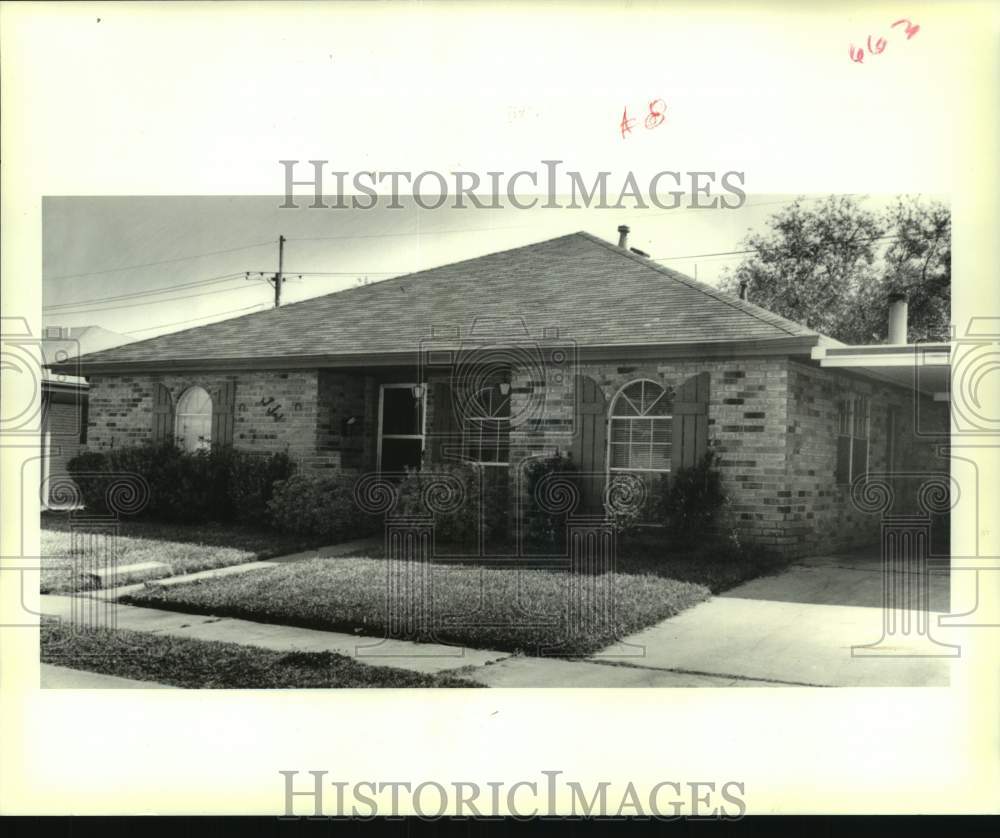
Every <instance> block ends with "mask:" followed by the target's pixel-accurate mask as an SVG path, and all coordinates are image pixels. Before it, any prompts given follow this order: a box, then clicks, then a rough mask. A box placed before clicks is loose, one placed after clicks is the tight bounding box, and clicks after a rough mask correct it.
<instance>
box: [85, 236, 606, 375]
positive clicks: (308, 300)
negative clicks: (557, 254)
mask: <svg viewBox="0 0 1000 838" xmlns="http://www.w3.org/2000/svg"><path fill="white" fill-rule="evenodd" d="M579 235H583V236H586V237H589V236H590V234H589V233H585V232H584V231H582V230H578V231H576V232H574V233H564V234H563V235H561V236H556V237H555V238H551V239H541V240H539V241H534V242H528V243H527V244H519V245H517V246H516V247H509V248H507V249H506V250H494V251H491V252H489V253H483V254H480V255H479V256H470V257H468V258H467V259H456V260H455V261H454V262H445V263H444V264H442V265H434V266H433V267H431V268H421V269H420V270H419V271H410V272H409V273H405V274H399V275H397V276H392V277H389V278H388V279H383V280H382V281H381V282H374V283H371V285H362V286H359V287H357V288H341V289H340V290H339V291H330V292H329V293H328V294H317V295H316V296H315V297H307V298H306V299H304V300H296V301H295V302H294V303H288V304H286V305H283V306H279V307H278V308H265V309H262V310H261V311H250V312H247V313H246V314H241V315H240V316H239V317H230V318H226V319H223V320H216V321H214V322H212V323H202V324H201V325H199V326H188V328H186V329H178V330H177V331H176V332H164V333H163V334H161V335H154V336H153V337H148V338H143V339H142V340H135V341H130V342H129V344H128V345H129V346H130V347H132V346H140V345H142V344H144V343H148V342H149V341H151V340H158V339H159V338H162V337H166V336H167V335H170V336H174V335H182V334H184V333H185V332H193V331H195V330H196V329H203V328H205V327H206V326H214V325H215V324H216V323H224V322H225V323H233V322H235V321H237V320H247V319H249V318H251V317H257V316H259V315H261V314H273V313H274V312H276V311H287V310H288V309H290V308H294V307H295V306H300V305H303V304H304V303H315V302H316V301H317V300H324V299H326V298H328V297H334V296H336V295H337V294H350V293H357V292H362V291H365V290H367V289H368V288H371V287H373V286H376V285H377V286H378V287H379V288H384V287H386V285H388V284H389V283H391V282H398V281H402V280H405V279H413V277H417V276H419V275H420V274H425V273H430V272H431V271H436V270H440V269H442V268H451V267H454V266H455V265H461V264H462V263H463V262H475V261H477V260H479V259H485V258H487V257H490V256H500V255H502V254H504V253H513V252H514V251H517V250H524V249H526V248H529V247H536V246H537V245H540V244H548V243H550V242H555V241H560V240H561V239H568V238H572V237H573V236H579ZM294 273H295V272H294V271H290V272H289V274H290V275H294ZM110 348H115V347H110ZM105 351H107V350H105V349H98V350H95V351H94V352H88V353H86V355H80V356H79V358H80V359H83V358H85V357H86V356H87V355H94V354H96V353H97V352H105Z"/></svg>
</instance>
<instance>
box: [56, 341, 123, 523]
mask: <svg viewBox="0 0 1000 838" xmlns="http://www.w3.org/2000/svg"><path fill="white" fill-rule="evenodd" d="M127 340H128V338H126V337H125V336H124V335H119V334H117V333H115V332H110V331H108V330H107V329H102V328H101V327H100V326H79V327H66V326H47V327H46V328H45V331H44V333H43V337H42V344H41V349H42V357H43V358H44V360H45V361H46V362H49V363H64V364H71V363H73V359H75V358H76V357H78V356H79V355H81V354H83V353H85V352H93V351H97V350H99V349H107V348H109V347H112V346H119V345H121V344H122V343H125V342H126V341H127ZM72 372H74V373H75V372H78V370H75V369H74V370H72ZM88 391H89V387H88V385H87V380H86V379H85V378H83V377H81V376H80V375H73V374H66V373H60V374H58V375H55V374H52V373H50V372H49V370H48V369H45V368H44V367H43V369H42V392H41V397H42V401H41V408H42V410H41V426H40V429H39V430H40V434H39V435H40V437H41V463H40V465H41V474H42V480H41V484H42V487H43V488H42V494H41V497H40V499H39V500H40V502H41V505H42V507H43V508H56V507H61V506H63V505H64V500H65V499H64V498H63V494H64V492H63V491H62V488H61V487H62V486H63V485H65V481H67V480H69V479H70V478H69V472H68V471H67V469H66V464H67V463H68V462H69V461H70V460H71V459H72V458H73V457H75V456H76V455H77V454H78V453H79V452H80V451H82V450H83V449H84V448H85V447H86V445H87V431H88V427H87V425H88V407H89V405H88V401H89V392H88Z"/></svg>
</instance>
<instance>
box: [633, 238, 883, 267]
mask: <svg viewBox="0 0 1000 838" xmlns="http://www.w3.org/2000/svg"><path fill="white" fill-rule="evenodd" d="M898 238H899V236H898V235H897V234H892V235H885V236H875V237H874V238H871V239H858V240H857V242H856V244H864V243H867V242H877V241H888V240H890V239H898ZM759 252H760V251H759V249H758V248H756V247H752V248H750V249H749V250H724V251H720V252H719V253H695V254H693V255H691V256H652V257H650V261H651V262H670V261H673V260H677V259H707V258H708V257H709V256H742V255H743V254H746V253H759Z"/></svg>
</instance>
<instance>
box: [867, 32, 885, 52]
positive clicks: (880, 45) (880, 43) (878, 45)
mask: <svg viewBox="0 0 1000 838" xmlns="http://www.w3.org/2000/svg"><path fill="white" fill-rule="evenodd" d="M884 50H885V38H879V39H878V40H877V41H876V42H875V46H872V36H871V35H869V36H868V52H870V53H871V54H872V55H879V54H880V53H882V52H883V51H884Z"/></svg>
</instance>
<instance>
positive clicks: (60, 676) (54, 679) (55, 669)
mask: <svg viewBox="0 0 1000 838" xmlns="http://www.w3.org/2000/svg"><path fill="white" fill-rule="evenodd" d="M39 686H40V687H41V688H42V689H50V690H52V689H55V690H172V689H175V688H174V687H171V686H169V685H168V684H159V683H157V682H156V681H136V680H134V679H132V678H119V677H118V676H117V675H102V674H100V673H99V672H85V671H83V670H82V669H70V668H69V667H66V666H55V665H54V664H51V663H43V664H41V668H40V670H39Z"/></svg>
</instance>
